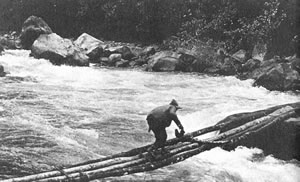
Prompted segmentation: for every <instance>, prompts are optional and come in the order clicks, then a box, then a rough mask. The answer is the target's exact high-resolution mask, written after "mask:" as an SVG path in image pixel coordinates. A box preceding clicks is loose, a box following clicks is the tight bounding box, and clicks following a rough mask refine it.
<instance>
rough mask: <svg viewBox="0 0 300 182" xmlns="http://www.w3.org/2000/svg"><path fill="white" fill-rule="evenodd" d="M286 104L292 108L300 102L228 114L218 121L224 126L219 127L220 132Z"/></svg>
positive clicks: (262, 115)
mask: <svg viewBox="0 0 300 182" xmlns="http://www.w3.org/2000/svg"><path fill="white" fill-rule="evenodd" d="M286 106H290V107H293V108H300V102H296V103H290V104H284V105H279V106H274V107H271V108H268V109H264V110H259V111H255V112H245V113H238V114H233V115H231V116H228V117H226V118H225V119H223V120H221V121H219V122H218V124H224V126H223V127H222V128H221V129H220V132H221V133H222V132H225V131H228V130H230V129H232V128H236V127H238V126H241V125H243V124H245V123H247V122H249V121H252V120H255V119H258V118H261V117H264V116H266V115H268V114H270V113H272V112H274V111H275V110H278V109H281V108H283V107H286ZM218 124H217V125H218Z"/></svg>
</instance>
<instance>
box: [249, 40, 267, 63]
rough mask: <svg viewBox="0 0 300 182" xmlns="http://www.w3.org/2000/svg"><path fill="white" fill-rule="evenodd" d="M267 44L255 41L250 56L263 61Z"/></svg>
mask: <svg viewBox="0 0 300 182" xmlns="http://www.w3.org/2000/svg"><path fill="white" fill-rule="evenodd" d="M267 51H268V50H267V45H266V44H264V43H257V44H256V45H255V46H254V48H253V51H252V58H253V59H257V60H260V61H263V60H264V59H265V55H266V54H267Z"/></svg>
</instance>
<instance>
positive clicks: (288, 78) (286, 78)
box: [254, 63, 300, 91]
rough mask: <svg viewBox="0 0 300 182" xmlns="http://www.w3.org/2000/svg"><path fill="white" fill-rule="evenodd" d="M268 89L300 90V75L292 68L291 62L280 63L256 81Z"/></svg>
mask: <svg viewBox="0 0 300 182" xmlns="http://www.w3.org/2000/svg"><path fill="white" fill-rule="evenodd" d="M254 85H255V86H263V87H265V88H267V89H268V90H278V91H288V90H300V75H299V73H298V72H297V71H296V70H293V69H292V66H291V64H288V63H280V64H278V65H276V66H274V67H272V68H271V69H270V70H269V71H267V72H265V73H263V74H261V75H260V76H259V77H258V78H257V80H256V81H255V83H254Z"/></svg>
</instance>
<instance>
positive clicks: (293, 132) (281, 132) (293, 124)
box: [218, 102, 300, 160]
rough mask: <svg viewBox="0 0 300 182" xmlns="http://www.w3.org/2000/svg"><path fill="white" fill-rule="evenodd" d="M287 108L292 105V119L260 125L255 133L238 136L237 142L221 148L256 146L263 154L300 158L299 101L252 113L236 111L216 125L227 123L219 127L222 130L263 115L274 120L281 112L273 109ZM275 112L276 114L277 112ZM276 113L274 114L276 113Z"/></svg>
mask: <svg viewBox="0 0 300 182" xmlns="http://www.w3.org/2000/svg"><path fill="white" fill-rule="evenodd" d="M285 108H286V109H288V110H290V109H291V108H294V112H295V115H294V116H293V117H291V118H288V119H285V120H283V121H280V122H277V123H275V124H273V125H271V126H267V127H266V126H264V127H261V128H260V129H259V130H257V131H256V132H253V133H251V134H250V135H249V133H248V135H247V133H246V134H245V135H247V136H246V137H243V138H241V140H240V141H239V142H236V143H235V144H233V145H227V146H225V147H224V149H226V150H232V149H234V148H236V147H237V146H247V147H257V148H260V149H263V151H264V153H265V154H266V155H269V154H272V155H274V156H275V157H277V158H280V159H284V160H290V159H297V160H299V159H300V146H299V145H298V144H299V142H300V109H299V108H300V103H299V102H298V103H292V104H285V105H279V106H274V107H271V108H267V109H264V110H259V111H255V112H245V113H238V114H234V115H231V116H228V117H226V118H225V119H223V120H222V121H220V122H219V123H218V124H227V125H226V126H225V127H223V128H222V129H221V131H220V132H221V133H223V132H226V131H228V130H231V129H233V128H236V127H238V126H241V125H243V124H246V123H248V122H250V121H253V120H255V119H258V118H262V117H265V116H272V117H273V119H274V118H276V119H278V118H280V117H282V116H283V115H284V114H280V112H275V111H276V110H279V109H280V110H282V109H283V110H285ZM276 113H277V114H276ZM276 115H277V116H276Z"/></svg>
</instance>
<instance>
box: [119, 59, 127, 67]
mask: <svg viewBox="0 0 300 182" xmlns="http://www.w3.org/2000/svg"><path fill="white" fill-rule="evenodd" d="M128 65H129V61H128V60H125V59H122V60H121V61H118V62H116V67H118V68H124V67H127V66H128Z"/></svg>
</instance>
